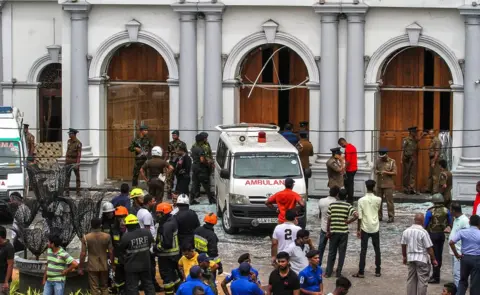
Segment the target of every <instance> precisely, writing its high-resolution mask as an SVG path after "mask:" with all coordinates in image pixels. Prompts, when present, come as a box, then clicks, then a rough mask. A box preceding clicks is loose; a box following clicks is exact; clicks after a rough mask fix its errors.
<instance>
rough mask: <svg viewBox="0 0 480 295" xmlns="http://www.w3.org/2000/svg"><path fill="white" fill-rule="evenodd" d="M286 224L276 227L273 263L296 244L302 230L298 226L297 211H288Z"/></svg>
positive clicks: (273, 240) (273, 243) (272, 251)
mask: <svg viewBox="0 0 480 295" xmlns="http://www.w3.org/2000/svg"><path fill="white" fill-rule="evenodd" d="M285 220H286V221H285V222H284V223H282V224H279V225H277V226H276V227H275V230H274V231H273V235H272V250H271V254H272V263H273V264H275V262H276V260H277V253H280V252H283V251H285V249H286V248H287V247H288V246H289V245H290V244H294V242H295V237H296V236H297V232H298V231H299V230H301V229H302V228H301V227H300V226H298V225H297V224H298V220H297V213H296V212H295V210H292V209H290V210H287V212H286V213H285Z"/></svg>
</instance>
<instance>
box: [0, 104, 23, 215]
mask: <svg viewBox="0 0 480 295" xmlns="http://www.w3.org/2000/svg"><path fill="white" fill-rule="evenodd" d="M27 156H28V152H27V144H26V140H25V133H24V132H23V116H22V114H21V113H20V111H19V110H18V109H17V108H12V107H6V106H1V107H0V212H1V214H2V215H3V214H5V213H8V212H7V203H8V202H9V201H10V196H11V195H12V194H13V193H18V194H20V195H21V196H22V197H25V196H26V195H27V193H28V183H29V181H28V173H27V169H26V159H27Z"/></svg>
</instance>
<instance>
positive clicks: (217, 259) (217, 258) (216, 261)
mask: <svg viewBox="0 0 480 295" xmlns="http://www.w3.org/2000/svg"><path fill="white" fill-rule="evenodd" d="M212 261H213V262H215V263H216V264H219V263H220V262H222V261H221V260H220V257H215V258H213V259H212Z"/></svg>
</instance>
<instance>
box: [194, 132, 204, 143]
mask: <svg viewBox="0 0 480 295" xmlns="http://www.w3.org/2000/svg"><path fill="white" fill-rule="evenodd" d="M204 139H205V137H203V135H202V134H201V133H200V134H197V135H195V141H202V140H204Z"/></svg>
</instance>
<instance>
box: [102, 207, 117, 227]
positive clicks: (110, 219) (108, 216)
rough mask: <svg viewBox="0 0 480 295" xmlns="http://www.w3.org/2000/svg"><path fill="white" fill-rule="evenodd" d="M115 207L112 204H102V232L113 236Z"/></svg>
mask: <svg viewBox="0 0 480 295" xmlns="http://www.w3.org/2000/svg"><path fill="white" fill-rule="evenodd" d="M114 213H115V207H113V204H112V203H110V202H103V204H102V216H101V218H102V231H103V232H104V233H107V234H109V235H111V231H112V227H113V224H114V223H115V215H114Z"/></svg>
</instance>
